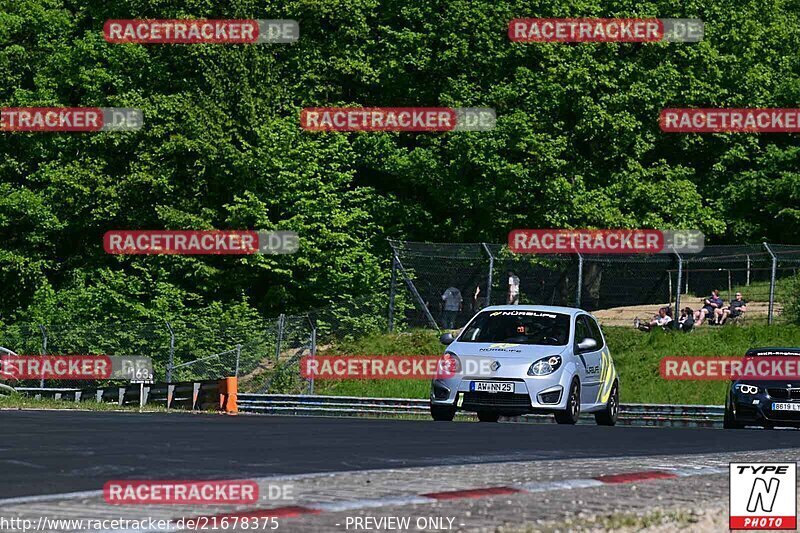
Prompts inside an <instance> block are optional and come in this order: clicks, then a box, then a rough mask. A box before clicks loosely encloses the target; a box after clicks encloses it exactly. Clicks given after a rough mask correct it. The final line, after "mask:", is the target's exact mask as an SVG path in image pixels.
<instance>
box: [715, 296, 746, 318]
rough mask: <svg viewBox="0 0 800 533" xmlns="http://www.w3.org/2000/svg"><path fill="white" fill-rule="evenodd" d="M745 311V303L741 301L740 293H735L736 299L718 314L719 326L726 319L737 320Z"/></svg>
mask: <svg viewBox="0 0 800 533" xmlns="http://www.w3.org/2000/svg"><path fill="white" fill-rule="evenodd" d="M746 311H747V302H746V301H745V300H744V299H742V293H741V292H737V293H736V299H735V300H733V301H732V302H731V305H729V306H728V307H726V308H725V309H722V310H721V312H720V315H721V317H720V321H719V323H720V324H724V323H725V321H726V320H728V317H729V316H730V317H731V318H738V317H740V316H742V315H743V314H744V313H745V312H746Z"/></svg>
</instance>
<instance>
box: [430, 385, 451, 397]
mask: <svg viewBox="0 0 800 533" xmlns="http://www.w3.org/2000/svg"><path fill="white" fill-rule="evenodd" d="M448 396H450V389H448V388H447V387H445V386H444V385H442V384H441V383H439V382H438V381H434V382H433V397H434V398H435V399H437V400H446V399H447V398H448Z"/></svg>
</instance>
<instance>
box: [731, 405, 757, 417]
mask: <svg viewBox="0 0 800 533" xmlns="http://www.w3.org/2000/svg"><path fill="white" fill-rule="evenodd" d="M757 415H758V409H756V408H755V407H753V406H752V405H744V404H741V403H740V404H737V405H736V416H738V417H742V418H747V419H750V418H755V417H756V416H757Z"/></svg>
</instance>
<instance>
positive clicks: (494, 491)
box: [198, 467, 728, 519]
mask: <svg viewBox="0 0 800 533" xmlns="http://www.w3.org/2000/svg"><path fill="white" fill-rule="evenodd" d="M727 471H728V470H727V469H724V468H712V467H699V468H691V469H689V468H687V469H659V470H646V471H642V472H627V473H622V474H606V475H602V476H596V477H591V478H579V479H563V480H559V481H537V482H532V483H521V484H518V485H512V486H500V487H485V488H479V489H465V490H452V491H444V492H428V493H425V494H417V495H412V496H396V497H386V498H375V499H362V500H349V501H348V500H345V501H339V502H328V503H312V504H303V505H289V506H284V507H273V508H268V509H253V510H249V511H239V512H234V513H224V514H217V515H208V516H202V517H198V518H209V519H211V518H217V519H220V518H223V517H228V518H234V517H239V518H244V517H259V518H271V517H277V518H290V517H297V516H302V515H317V514H322V513H330V512H340V511H353V510H358V509H373V508H376V507H389V506H403V505H418V504H429V503H436V502H439V501H442V500H462V499H468V498H488V497H492V496H507V495H512V494H525V493H537V492H549V491H553V490H571V489H583V488H589V487H600V486H603V485H619V484H624V483H637V482H644V481H652V480H658V479H676V478H680V477H688V476H699V475H710V474H722V473H726V472H727Z"/></svg>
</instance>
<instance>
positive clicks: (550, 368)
mask: <svg viewBox="0 0 800 533" xmlns="http://www.w3.org/2000/svg"><path fill="white" fill-rule="evenodd" d="M560 367H561V356H560V355H551V356H549V357H543V358H542V359H539V360H538V361H536V362H534V363H533V364H532V365H531V367H530V368H529V369H528V375H529V376H546V375H547V374H552V373H553V372H555V371H556V370H558V369H559V368H560Z"/></svg>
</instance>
